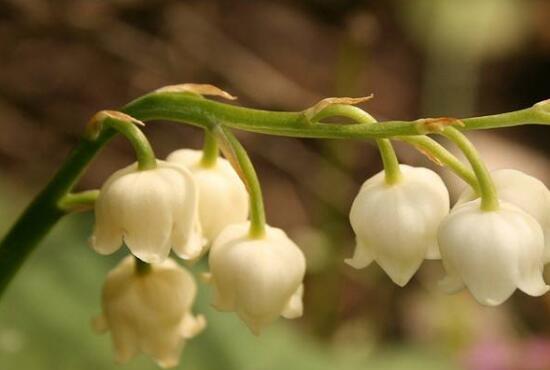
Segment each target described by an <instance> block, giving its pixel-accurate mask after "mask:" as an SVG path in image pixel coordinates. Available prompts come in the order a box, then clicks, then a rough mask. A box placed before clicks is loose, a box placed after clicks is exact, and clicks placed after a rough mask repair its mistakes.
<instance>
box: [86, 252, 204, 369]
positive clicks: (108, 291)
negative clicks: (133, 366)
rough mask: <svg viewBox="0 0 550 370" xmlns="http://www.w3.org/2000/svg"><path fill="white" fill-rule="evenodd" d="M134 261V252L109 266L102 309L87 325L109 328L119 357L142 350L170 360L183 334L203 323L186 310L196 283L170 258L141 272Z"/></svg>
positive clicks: (161, 360)
mask: <svg viewBox="0 0 550 370" xmlns="http://www.w3.org/2000/svg"><path fill="white" fill-rule="evenodd" d="M135 264H136V261H135V258H134V257H133V256H128V257H126V258H125V259H124V260H122V262H121V263H120V264H119V265H118V266H117V267H115V268H114V269H113V270H112V271H111V272H109V274H108V275H107V280H106V281H105V284H104V286H103V294H102V296H103V297H102V311H103V313H102V314H101V315H100V316H98V317H96V318H95V319H94V320H93V321H92V325H93V327H94V329H95V330H96V331H98V332H100V333H103V332H106V331H110V332H111V337H112V340H113V344H114V347H115V352H116V360H117V362H119V363H126V362H128V361H129V360H130V359H132V358H133V357H134V356H135V355H136V354H138V352H143V353H145V354H147V355H149V356H151V357H152V358H153V359H154V360H155V361H156V362H157V363H158V365H159V366H161V367H163V368H166V367H173V366H176V365H177V364H178V362H179V358H180V355H181V351H182V349H183V347H184V345H185V342H186V340H187V339H190V338H192V337H194V336H195V335H197V334H198V333H200V332H201V331H202V329H203V328H204V326H205V324H206V321H205V319H204V317H203V316H202V315H199V316H194V315H193V314H192V313H191V307H192V305H193V302H194V300H195V295H196V292H197V286H196V283H195V281H194V279H193V277H192V276H191V274H190V273H189V272H188V271H187V270H185V269H184V268H182V267H181V266H179V265H178V264H177V263H176V262H174V260H172V259H166V260H165V261H164V262H162V263H160V264H155V265H151V266H150V268H151V270H150V271H147V272H144V273H141V274H140V273H137V272H136V268H135Z"/></svg>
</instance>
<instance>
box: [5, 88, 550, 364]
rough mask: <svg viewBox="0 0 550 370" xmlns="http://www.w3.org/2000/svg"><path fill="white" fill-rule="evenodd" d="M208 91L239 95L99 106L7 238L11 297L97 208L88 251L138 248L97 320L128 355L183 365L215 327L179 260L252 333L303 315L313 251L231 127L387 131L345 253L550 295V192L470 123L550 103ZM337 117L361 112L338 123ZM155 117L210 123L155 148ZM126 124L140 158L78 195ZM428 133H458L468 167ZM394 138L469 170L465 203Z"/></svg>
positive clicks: (110, 280)
mask: <svg viewBox="0 0 550 370" xmlns="http://www.w3.org/2000/svg"><path fill="white" fill-rule="evenodd" d="M208 95H214V96H218V97H221V98H226V99H234V97H233V96H231V95H230V94H228V93H226V92H224V91H222V90H220V89H218V88H216V87H214V86H211V85H196V84H183V85H175V86H168V87H165V88H162V89H159V90H156V91H154V92H152V93H149V94H147V95H144V96H143V97H140V98H138V99H136V100H134V101H132V102H130V103H129V104H128V105H126V106H125V107H123V108H121V109H120V111H102V112H99V113H97V114H96V115H95V116H94V117H93V118H92V119H91V121H90V122H89V123H88V125H87V126H86V129H85V132H84V135H83V137H82V139H81V140H80V142H79V143H78V144H77V146H76V148H75V149H74V150H73V152H72V153H71V154H70V155H69V157H68V158H67V160H66V161H65V163H64V164H63V165H62V166H61V168H60V169H59V171H58V172H57V173H56V175H55V176H54V177H53V179H52V180H51V181H50V182H49V183H48V184H47V185H46V187H45V188H44V190H42V192H40V193H39V194H38V195H37V196H36V198H35V199H34V201H33V202H32V203H31V204H30V205H29V206H28V208H27V209H26V210H25V211H24V212H23V214H22V216H21V217H20V218H19V220H17V221H16V222H15V224H14V225H13V227H12V228H11V229H10V231H8V233H7V235H6V236H5V237H4V239H3V240H2V242H1V243H0V293H2V292H3V291H4V290H5V288H6V287H7V285H8V283H9V282H10V280H11V279H12V278H13V276H14V275H15V273H16V272H17V270H18V268H19V267H20V266H21V265H22V263H23V262H24V261H25V259H26V258H27V257H28V255H29V254H30V252H32V251H33V250H34V249H35V247H36V246H37V245H38V244H39V242H40V241H41V240H42V239H43V237H44V236H45V235H46V234H47V233H48V232H49V230H50V229H51V228H52V227H53V226H54V225H55V224H56V223H57V222H58V221H59V220H60V219H61V218H62V217H63V216H64V215H66V214H69V213H71V212H75V211H82V210H91V209H93V210H94V211H95V227H94V231H93V234H92V235H91V236H90V238H89V244H90V246H91V247H92V248H93V249H94V250H95V251H97V252H98V253H100V254H103V255H106V254H111V253H114V252H115V251H117V250H118V249H120V248H121V247H123V246H124V245H125V246H126V247H127V248H128V251H129V253H130V255H129V256H127V257H126V258H124V259H123V260H122V261H121V262H120V264H119V265H118V266H117V267H115V268H114V269H113V270H112V271H111V272H110V273H109V274H108V276H107V278H106V280H105V284H104V287H103V293H102V302H101V313H100V314H99V315H98V316H96V317H95V318H94V319H93V327H94V328H95V329H96V331H98V332H109V333H110V335H111V337H112V341H113V345H114V350H115V354H116V355H115V358H116V360H117V361H118V362H121V363H124V362H127V361H129V360H130V359H131V358H132V357H134V356H135V355H136V354H138V353H140V352H141V353H144V354H147V355H149V356H150V357H151V358H152V359H153V360H154V361H155V362H156V363H157V364H158V365H159V366H161V367H173V366H176V365H177V364H178V363H179V360H180V354H181V352H182V350H183V348H184V346H185V345H186V343H187V341H189V340H191V339H192V338H193V337H194V336H196V335H198V334H199V333H200V332H201V331H202V330H203V329H205V326H206V320H205V318H204V317H203V316H202V315H201V314H200V313H199V314H196V313H194V308H193V304H194V301H195V296H196V293H197V285H196V283H195V277H193V274H192V273H191V272H190V271H189V270H188V269H186V268H185V267H183V266H182V264H181V263H178V262H177V260H178V259H180V260H185V261H190V262H194V261H197V260H199V259H201V258H205V259H207V261H208V265H209V269H210V271H209V272H208V273H207V274H205V278H206V280H207V281H208V283H209V286H210V288H211V290H212V292H213V306H214V307H215V308H216V309H218V310H219V311H224V312H234V313H235V314H236V315H237V316H238V317H239V318H240V319H241V320H242V321H243V322H244V323H245V324H246V326H248V328H249V329H250V330H251V332H252V333H254V334H256V335H259V334H260V333H261V332H262V331H263V330H264V329H265V328H266V326H268V325H269V324H270V323H271V322H273V321H274V320H276V319H277V318H278V317H279V316H282V317H284V318H287V319H294V318H298V317H300V316H301V315H302V312H303V301H302V297H303V294H304V290H306V291H307V287H306V288H305V285H304V276H305V275H306V259H305V257H304V254H303V253H302V251H301V250H300V247H299V246H298V245H296V244H295V243H294V242H293V241H292V239H291V238H290V237H289V236H288V235H287V234H286V233H285V232H284V231H283V230H281V229H279V228H276V227H272V226H268V225H267V224H266V216H265V213H264V208H263V200H262V193H261V188H260V184H259V181H258V178H257V176H256V173H255V170H254V167H253V165H252V162H251V161H250V158H249V157H248V155H247V153H246V151H245V149H244V148H243V147H242V145H241V144H240V143H239V141H238V140H237V138H236V137H235V136H234V135H233V133H232V129H237V130H244V131H250V132H255V133H260V134H267V135H279V136H292V137H303V138H319V139H323V138H332V139H365V140H375V141H376V144H377V145H378V147H379V149H380V153H381V157H382V162H383V164H384V170H383V171H382V172H381V173H378V174H377V175H375V176H373V177H371V178H370V179H367V180H366V181H365V182H364V184H363V185H362V186H361V188H360V189H358V194H357V197H356V198H355V200H354V201H353V204H352V205H351V210H350V223H351V227H352V229H353V231H354V232H355V236H356V242H357V244H356V247H355V251H354V253H353V255H352V256H350V258H349V259H347V260H346V263H348V264H349V265H350V266H351V267H353V268H356V269H362V268H366V267H367V266H369V265H370V264H372V263H376V264H378V265H380V267H381V268H382V269H383V270H384V271H385V272H386V273H387V274H388V276H389V278H390V279H391V280H393V281H394V282H395V283H396V284H398V285H400V286H405V285H406V284H407V283H408V282H409V281H410V280H411V279H412V278H413V276H414V274H415V273H416V271H417V270H418V268H419V267H420V265H421V264H422V262H423V260H424V259H436V260H441V261H442V264H443V266H444V268H445V270H446V277H445V278H444V279H442V281H440V282H439V286H440V287H441V289H442V291H446V292H449V293H453V292H457V291H459V290H462V289H465V288H466V289H468V290H469V291H470V292H471V295H472V296H473V298H475V299H476V300H477V301H479V302H480V303H481V304H484V305H498V304H501V303H502V302H504V301H505V300H506V299H508V298H509V297H510V296H511V295H512V294H513V292H514V291H515V290H516V289H519V290H521V291H523V292H525V293H527V294H529V295H531V296H540V295H542V294H544V293H546V292H547V291H548V289H549V287H548V286H547V285H546V283H545V282H544V279H543V276H542V271H543V266H544V264H545V263H547V262H549V261H550V191H549V190H548V188H547V187H546V186H545V185H544V184H543V183H542V182H541V181H539V180H537V179H535V178H533V177H531V176H529V175H527V174H525V173H523V172H520V171H519V170H516V169H499V170H496V171H494V172H492V173H490V172H489V171H488V170H487V168H486V167H485V165H484V163H483V161H482V160H481V158H480V156H479V154H478V153H477V151H476V149H475V148H474V146H473V145H472V144H471V143H470V142H469V141H468V139H467V138H466V137H465V136H464V134H463V131H467V130H475V129H489V128H499V127H507V126H514V125H524V124H543V125H550V101H544V102H541V103H538V104H535V105H534V106H532V107H530V108H527V109H523V110H519V111H514V112H508V113H501V114H495V115H490V116H482V117H472V118H465V119H454V118H449V117H445V118H424V119H418V120H415V121H386V122H380V123H376V121H375V120H374V118H373V117H372V116H371V115H369V114H368V113H367V112H365V111H363V110H361V109H359V108H357V107H356V106H354V104H358V103H361V102H364V101H365V100H367V99H368V98H327V99H324V100H322V101H320V102H319V103H317V104H315V105H313V106H312V107H310V108H308V109H305V110H303V111H300V112H273V111H265V110H258V109H249V108H243V107H237V106H234V105H229V104H225V103H221V102H218V101H215V100H212V99H208V98H206V96H208ZM336 116H339V117H343V118H344V119H347V120H348V121H349V122H348V123H347V124H337V123H327V121H326V119H327V118H332V117H336ZM152 120H167V121H175V122H178V123H184V124H191V125H193V126H196V127H199V128H201V129H203V130H204V137H205V141H204V147H203V148H202V150H191V149H179V150H176V151H175V152H173V153H172V154H170V155H169V156H168V157H167V158H166V159H164V160H162V159H158V158H157V157H156V156H155V153H154V151H153V148H152V147H151V145H150V144H149V141H148V140H147V137H146V136H145V135H144V134H143V132H142V130H141V128H140V127H141V126H143V125H144V124H143V122H144V121H152ZM116 134H121V135H123V136H124V137H125V138H127V139H128V140H129V142H130V143H131V145H132V146H133V148H134V150H135V153H136V162H135V163H133V164H129V165H128V166H127V167H125V168H123V169H120V170H118V171H117V172H115V173H114V174H113V175H111V176H110V177H109V178H108V179H107V180H106V181H105V183H104V185H103V186H102V187H101V189H99V190H89V191H85V192H80V193H75V192H73V188H74V187H75V185H76V184H77V183H78V180H79V178H80V177H81V176H82V175H83V173H84V171H85V169H86V168H87V166H88V165H89V163H90V162H91V161H92V160H93V158H94V156H95V155H96V154H97V153H98V152H99V151H100V150H101V149H102V148H103V147H104V146H105V145H106V144H107V143H108V142H109V141H110V140H111V139H112V138H113V137H114V136H115V135H116ZM430 134H437V135H443V136H445V137H447V138H448V139H450V140H451V142H453V143H454V144H456V145H457V146H458V148H459V149H460V150H461V151H462V152H463V154H464V155H465V157H466V159H467V163H463V162H462V161H460V160H459V159H457V158H456V157H455V156H454V155H452V154H451V153H450V152H449V151H447V150H446V149H445V148H444V147H443V146H441V145H440V144H438V143H437V142H436V141H434V140H433V139H432V138H430V137H429V136H428V135H430ZM390 139H393V140H401V141H404V142H407V143H409V144H411V145H413V146H414V147H415V148H417V149H419V150H420V151H421V152H422V153H423V154H426V155H427V156H428V157H429V158H430V159H432V160H434V161H435V162H436V163H438V164H440V165H443V166H445V167H447V168H448V169H450V170H451V171H453V172H454V173H455V174H456V175H458V176H459V177H460V178H461V179H463V180H464V182H465V183H466V185H467V186H466V189H465V190H464V192H463V193H462V195H461V196H460V198H459V200H458V202H457V203H456V204H455V205H454V206H452V207H451V205H450V202H449V194H448V191H447V188H446V186H445V184H444V182H443V181H442V180H441V178H440V177H439V176H438V175H437V174H436V173H435V172H433V171H432V170H429V169H426V168H415V167H411V166H408V165H404V164H399V162H398V159H397V157H396V155H395V152H394V150H393V148H392V144H391V142H390ZM220 151H221V153H222V154H223V155H224V156H225V158H222V157H221V156H220ZM171 252H174V253H173V255H174V257H170V254H171Z"/></svg>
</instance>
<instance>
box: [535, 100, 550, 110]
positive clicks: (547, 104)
mask: <svg viewBox="0 0 550 370" xmlns="http://www.w3.org/2000/svg"><path fill="white" fill-rule="evenodd" d="M533 108H539V109H543V110H544V111H545V112H550V99H546V100H543V101H539V102H538V103H536V104H533Z"/></svg>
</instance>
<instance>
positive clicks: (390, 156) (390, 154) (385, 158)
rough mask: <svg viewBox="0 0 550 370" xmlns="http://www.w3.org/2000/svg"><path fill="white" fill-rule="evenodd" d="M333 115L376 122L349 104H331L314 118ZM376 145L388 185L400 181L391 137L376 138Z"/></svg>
mask: <svg viewBox="0 0 550 370" xmlns="http://www.w3.org/2000/svg"><path fill="white" fill-rule="evenodd" d="M331 116H341V117H346V118H351V119H353V120H354V121H355V122H358V123H363V124H370V123H376V119H374V117H373V116H371V115H370V114H369V113H367V112H365V111H364V110H362V109H359V108H357V107H355V106H353V105H349V104H333V105H329V106H328V107H326V108H325V109H323V110H322V111H321V112H319V113H317V114H316V115H315V117H314V118H313V120H321V119H324V118H327V117H331ZM376 145H377V146H378V150H379V151H380V156H381V157H382V163H383V165H384V174H385V181H386V184H388V185H393V184H396V183H398V182H399V179H400V178H401V169H400V168H399V161H398V160H397V155H396V154H395V150H394V149H393V146H392V145H391V142H390V140H389V139H376Z"/></svg>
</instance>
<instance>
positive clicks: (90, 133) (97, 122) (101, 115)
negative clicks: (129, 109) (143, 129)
mask: <svg viewBox="0 0 550 370" xmlns="http://www.w3.org/2000/svg"><path fill="white" fill-rule="evenodd" d="M107 118H113V119H117V120H120V121H126V122H128V123H131V124H134V125H136V126H145V123H143V122H142V121H140V120H138V119H136V118H134V117H132V116H129V115H127V114H125V113H122V112H119V111H116V110H101V111H99V112H97V113H96V114H94V115H93V116H92V118H90V121H88V124H87V125H86V134H85V135H86V137H88V138H90V139H94V138H96V137H97V135H99V133H100V131H101V128H102V126H103V122H104V121H105V120H106V119H107Z"/></svg>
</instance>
